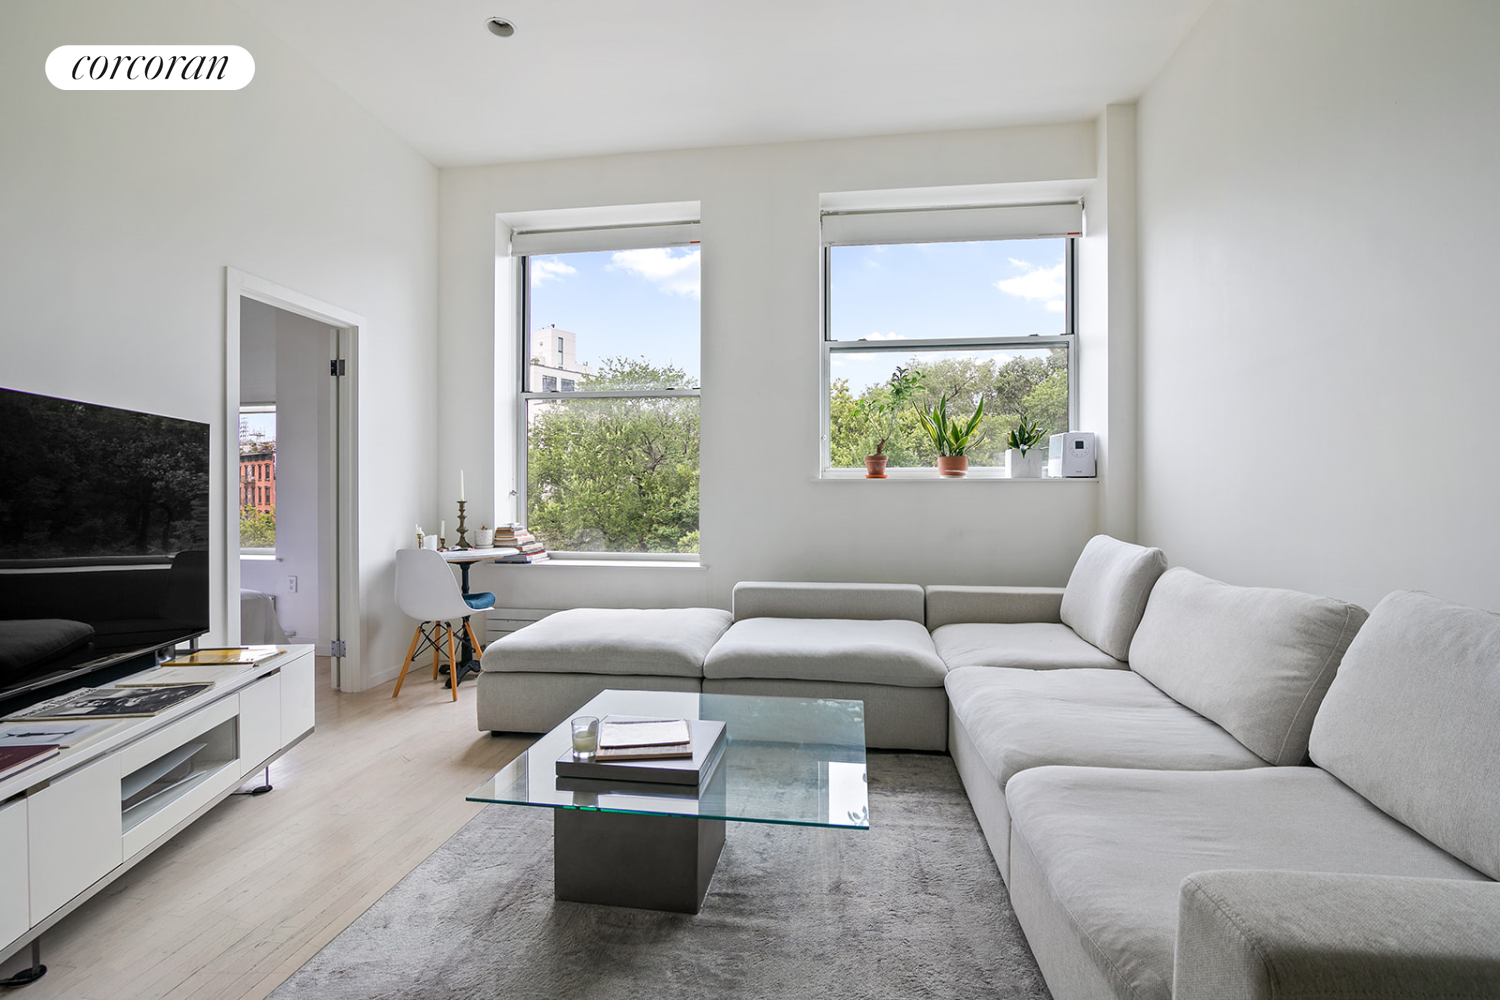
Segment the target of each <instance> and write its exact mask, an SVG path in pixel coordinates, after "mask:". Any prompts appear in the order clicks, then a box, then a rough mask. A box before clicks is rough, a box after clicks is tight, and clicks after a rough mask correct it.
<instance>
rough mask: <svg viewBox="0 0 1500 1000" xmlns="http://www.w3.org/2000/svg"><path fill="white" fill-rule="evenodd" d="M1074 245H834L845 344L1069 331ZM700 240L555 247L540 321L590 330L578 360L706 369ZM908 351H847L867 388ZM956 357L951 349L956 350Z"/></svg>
mask: <svg viewBox="0 0 1500 1000" xmlns="http://www.w3.org/2000/svg"><path fill="white" fill-rule="evenodd" d="M1063 249H1064V241H1063V240H1060V239H1053V240H1007V241H1000V242H976V243H912V244H901V245H894V246H855V247H834V248H832V250H831V252H830V269H831V272H830V286H831V301H830V314H831V333H832V336H833V337H834V339H836V340H860V339H866V340H872V341H880V340H907V339H913V338H926V337H982V336H995V335H1002V336H1027V335H1030V334H1033V333H1036V334H1056V333H1061V332H1063V287H1064V281H1063ZM699 254H700V248H698V247H665V248H655V249H645V250H623V251H618V252H613V251H603V252H598V253H571V254H551V255H547V256H537V257H533V258H532V260H531V326H532V329H533V330H536V329H539V328H541V327H544V326H550V325H554V324H555V325H556V326H558V327H559V328H561V329H564V330H571V331H573V332H574V333H576V334H577V335H578V357H579V360H580V361H587V362H589V363H590V364H593V365H597V363H598V361H599V359H601V358H603V357H607V356H612V355H621V354H623V355H629V356H632V357H636V356H641V355H644V356H645V357H647V358H649V359H650V360H651V361H653V362H655V363H658V364H664V363H667V362H670V363H672V364H675V365H678V366H679V367H681V368H683V369H685V370H686V371H687V372H688V374H689V375H691V376H693V378H694V379H696V378H697V377H698V375H699V372H700V368H699V350H698V339H699V297H700V294H701V292H700V280H699V273H700V268H699ZM909 356H910V355H908V354H903V353H893V354H879V355H865V356H861V357H849V356H845V357H843V358H839V357H835V359H834V360H835V362H836V364H835V370H834V372H833V375H834V377H835V378H849V379H850V386H851V388H852V389H853V390H854V392H855V393H856V394H858V393H859V392H860V391H862V389H863V388H864V386H866V385H869V384H870V383H872V382H878V381H882V380H884V379H885V378H886V377H887V376H888V375H889V374H890V370H891V369H892V368H893V367H894V366H895V365H897V364H900V363H902V362H904V361H906V360H907V358H908V357H909ZM950 356H951V355H950Z"/></svg>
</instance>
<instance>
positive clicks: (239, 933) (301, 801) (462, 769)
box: [5, 658, 527, 1000]
mask: <svg viewBox="0 0 1500 1000" xmlns="http://www.w3.org/2000/svg"><path fill="white" fill-rule="evenodd" d="M427 669H428V672H427V673H423V672H422V671H420V670H418V669H416V668H415V667H414V668H413V670H412V672H411V674H409V675H408V676H407V680H406V684H405V686H404V687H402V689H401V697H400V698H398V699H395V700H394V701H393V700H392V699H391V688H392V685H391V684H386V685H383V686H382V687H379V688H376V689H374V690H372V691H365V692H362V693H360V694H354V695H351V694H341V693H339V692H337V691H333V690H331V689H330V688H329V687H328V670H329V667H328V661H327V660H326V659H321V658H320V660H319V662H318V700H317V731H316V732H315V733H313V735H312V736H310V737H308V738H307V739H306V740H304V741H303V742H302V743H301V744H299V745H298V746H296V747H294V748H293V749H292V750H290V751H289V752H288V753H287V755H286V756H285V757H283V758H282V759H281V760H280V761H278V762H277V763H275V764H273V765H272V766H271V783H272V784H273V785H274V786H275V791H273V792H270V793H269V794H266V795H258V796H253V797H252V796H245V795H237V796H232V797H230V798H229V799H227V800H225V801H224V802H223V803H221V804H220V805H218V806H217V807H215V808H214V809H212V810H211V811H210V812H209V813H208V814H207V815H205V816H203V817H202V818H201V819H199V820H198V821H197V822H196V823H194V824H193V825H192V826H190V827H188V828H187V829H186V830H184V831H182V832H181V833H180V834H178V835H177V837H175V838H174V839H173V840H171V841H169V842H168V843H167V844H165V845H163V846H162V847H161V848H159V849H158V850H157V851H156V853H155V854H153V855H152V856H151V857H149V858H147V859H146V860H145V861H143V862H141V863H140V864H139V865H137V866H136V867H135V868H134V869H132V870H131V871H130V872H128V873H126V874H125V875H124V876H123V877H121V878H120V879H119V881H117V882H115V883H114V884H113V885H112V886H110V887H109V888H108V889H106V890H105V891H104V892H103V893H101V894H100V895H99V896H97V897H95V898H94V899H92V900H90V901H89V902H88V903H86V904H85V905H84V906H82V907H80V908H79V909H78V910H77V911H76V912H74V913H72V914H70V915H69V916H68V917H67V918H66V919H65V920H63V921H62V922H61V923H59V924H58V925H57V926H56V927H55V928H53V929H52V930H51V931H49V932H48V933H47V934H46V935H44V936H43V938H42V961H43V963H44V964H45V965H46V966H47V969H48V972H47V975H46V976H45V977H43V978H42V979H41V980H40V981H39V982H37V983H35V984H33V985H31V986H28V987H25V988H24V989H22V990H18V991H16V992H15V993H13V994H11V995H13V996H15V997H16V998H17V1000H21V998H25V1000H51V998H67V1000H127V998H136V997H139V998H143V1000H144V998H150V1000H169V998H170V1000H189V998H192V1000H207V998H224V1000H228V998H246V1000H259V998H261V997H264V996H266V995H267V994H268V993H270V992H271V991H272V990H274V989H275V988H276V987H277V986H279V985H280V984H281V983H282V982H283V981H284V980H285V979H286V978H287V977H288V976H290V975H291V974H292V973H293V972H295V971H296V970H297V969H298V968H299V967H300V966H301V965H302V964H303V963H304V962H306V961H307V960H308V959H309V958H311V957H312V956H313V955H314V954H315V953H316V952H317V951H318V949H319V948H321V947H323V945H325V944H327V943H328V942H329V941H330V940H332V939H333V937H334V936H335V935H337V934H338V933H339V931H341V930H343V929H344V928H345V927H347V926H348V925H349V924H350V923H351V922H352V921H353V920H354V918H355V917H357V916H359V915H360V914H361V913H363V912H364V911H365V910H366V909H367V908H368V907H369V906H370V904H371V903H373V902H375V900H377V899H379V898H380V896H381V895H382V894H384V893H385V891H386V890H387V889H389V888H390V887H391V886H393V885H395V884H396V882H397V881H399V880H400V879H401V877H402V876H403V875H405V874H406V873H407V872H409V871H411V870H412V869H413V868H415V867H416V866H417V865H418V864H419V863H421V861H422V860H423V859H425V858H426V857H427V856H428V855H429V854H431V853H432V851H433V850H434V849H435V848H436V847H437V846H438V845H439V844H441V843H442V842H443V841H445V840H447V839H448V838H449V837H450V836H452V835H453V834H454V833H455V832H456V831H457V830H458V829H459V828H460V827H461V826H463V825H464V824H465V823H467V822H468V821H469V820H470V819H471V818H473V817H474V816H475V815H476V814H477V813H478V812H479V810H480V809H481V808H483V807H481V806H478V805H473V804H470V803H467V802H465V801H464V795H466V794H467V793H469V792H471V791H473V790H474V789H475V788H477V787H479V785H480V784H481V783H482V782H483V781H484V779H486V778H488V777H489V776H490V775H491V774H493V773H494V772H495V771H496V770H498V769H499V767H500V766H501V765H502V764H504V763H505V762H506V761H508V760H510V759H511V758H512V757H514V756H515V755H516V754H518V753H520V752H521V751H522V750H524V749H525V748H526V745H527V741H525V740H522V739H519V738H496V737H492V736H490V735H489V734H488V733H483V732H480V731H479V730H477V729H476V728H475V727H474V722H475V708H474V682H473V680H472V679H471V680H469V681H466V682H465V683H464V684H462V685H461V686H460V687H459V692H458V702H457V704H455V703H454V702H452V701H451V700H450V699H451V697H452V694H451V692H449V691H448V690H447V689H446V688H444V687H442V681H441V680H439V681H438V682H436V683H434V682H433V681H432V679H431V666H430V663H429V665H428V668H427ZM28 953H29V952H23V953H22V956H17V958H16V959H13V960H11V961H9V962H6V963H5V971H6V973H9V972H11V971H14V969H15V968H16V967H18V966H19V965H24V964H25V962H23V961H21V960H20V959H22V958H23V957H24V956H25V955H26V954H28Z"/></svg>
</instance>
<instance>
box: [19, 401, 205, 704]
mask: <svg viewBox="0 0 1500 1000" xmlns="http://www.w3.org/2000/svg"><path fill="white" fill-rule="evenodd" d="M208 447H209V425H208V424H204V423H198V422H196V421H192V420H181V419H178V418H176V417H164V416H159V415H157V414H153V413H138V412H136V411H134V410H122V409H118V408H116V407H112V406H99V405H96V404H94V403H85V402H81V401H79V400H73V399H58V398H55V397H52V396H41V395H37V394H35V393H30V392H20V391H17V390H14V389H5V388H0V711H10V710H13V709H14V708H15V707H18V706H19V704H20V703H21V702H22V700H23V699H24V700H25V701H34V700H37V699H38V698H40V697H45V696H49V695H50V694H52V693H56V692H59V691H61V690H66V689H67V688H68V687H79V686H83V685H84V684H87V683H90V677H89V675H91V674H94V673H95V672H97V671H101V670H104V669H105V668H108V667H111V666H117V665H120V664H122V663H125V662H126V661H135V660H138V659H140V658H141V657H144V656H146V655H148V654H151V653H154V652H155V651H156V650H159V649H163V648H168V647H171V646H175V645H176V644H178V643H180V642H183V641H185V640H188V639H192V638H195V637H197V636H199V635H202V634H203V633H204V632H206V631H208V626H209V621H208V606H209V575H208V540H209V534H208V531H209V493H208V487H209V476H208Z"/></svg>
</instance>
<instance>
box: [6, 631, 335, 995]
mask: <svg viewBox="0 0 1500 1000" xmlns="http://www.w3.org/2000/svg"><path fill="white" fill-rule="evenodd" d="M314 687H315V681H314V679H313V647H312V646H307V645H304V646H291V647H288V648H287V651H286V652H285V653H282V654H281V655H280V656H277V657H275V658H274V659H271V660H267V661H265V662H263V663H258V664H255V665H254V666H250V667H246V668H245V669H244V670H243V671H242V672H240V673H238V674H235V675H234V676H233V677H231V678H229V679H227V680H221V681H218V682H216V683H215V684H214V686H213V687H212V688H210V689H209V690H207V691H204V692H202V693H200V694H198V695H196V696H194V697H193V698H190V699H188V700H187V701H184V702H181V703H180V704H177V705H174V706H172V707H171V708H169V709H167V710H166V711H164V712H161V713H159V714H157V715H155V716H152V717H150V718H145V719H120V720H116V721H115V722H114V724H113V725H112V726H111V727H110V728H109V729H108V730H106V731H104V732H103V733H100V734H97V735H95V736H94V737H92V738H91V739H89V740H88V741H87V742H85V743H84V744H83V745H82V746H79V747H70V748H68V749H65V750H63V751H62V753H61V754H60V755H58V756H57V757H54V758H52V759H51V760H48V761H45V762H44V763H41V764H38V765H36V766H35V767H31V768H28V769H27V770H24V771H21V772H20V773H18V774H14V775H11V776H10V777H9V778H6V779H5V780H4V781H0V884H4V885H5V886H6V891H5V892H4V893H3V894H0V958H6V959H8V958H10V957H11V956H14V955H15V954H16V953H17V952H19V951H20V950H21V949H23V948H25V947H26V946H27V945H28V944H29V945H31V946H32V966H31V968H29V969H24V970H22V971H21V972H20V973H18V974H17V975H15V976H13V977H11V979H8V980H4V981H0V987H10V986H24V985H26V984H28V983H31V982H35V981H36V980H37V979H39V978H41V976H42V975H43V974H44V973H45V972H46V966H44V965H42V964H41V954H40V938H41V936H42V934H43V933H44V932H46V931H47V929H48V928H50V927H52V926H53V925H55V924H56V923H57V922H58V921H59V920H61V919H63V918H64V917H65V916H67V915H68V914H69V913H71V912H73V911H74V910H76V909H77V908H78V907H79V906H81V905H83V904H84V903H85V902H87V901H88V900H89V899H91V898H92V897H93V896H95V895H96V894H97V893H98V892H99V891H100V890H102V889H104V888H105V887H106V886H108V885H109V884H110V883H111V882H113V881H114V880H115V879H117V878H119V877H120V876H121V875H123V874H125V873H126V872H127V871H129V870H130V869H131V868H133V867H134V866H135V865H137V864H139V863H140V862H141V861H142V860H143V859H145V858H146V857H148V856H150V854H151V852H152V851H154V850H156V849H157V848H158V847H160V846H161V845H162V844H164V843H166V842H167V841H168V840H170V839H172V837H174V836H175V835H176V834H177V833H178V832H179V831H181V830H183V829H184V828H186V827H187V826H188V825H189V824H191V823H192V822H193V821H194V820H196V819H198V817H200V816H202V815H203V814H204V813H206V812H208V810H210V809H212V808H213V807H214V806H215V805H217V804H218V803H219V802H221V801H223V800H224V799H225V798H227V797H228V796H229V795H231V794H233V793H234V791H235V789H236V788H238V787H239V786H240V785H242V784H244V783H245V781H246V780H247V779H250V778H251V777H252V776H253V775H254V774H255V772H256V771H260V770H262V769H266V768H268V767H269V765H270V764H271V762H272V761H274V760H275V759H276V758H278V757H280V756H281V755H282V754H283V753H285V752H286V751H287V750H288V749H290V748H291V747H293V746H295V745H296V744H297V743H299V742H301V741H302V740H303V739H305V738H306V737H307V736H308V735H309V734H311V733H312V731H313V696H314ZM266 777H267V780H266V782H265V785H264V786H263V788H258V789H256V790H255V791H257V792H259V791H269V790H270V780H269V777H270V772H269V771H268V770H267V771H266ZM11 886H19V887H21V889H22V891H20V892H12V891H11V890H10V887H11Z"/></svg>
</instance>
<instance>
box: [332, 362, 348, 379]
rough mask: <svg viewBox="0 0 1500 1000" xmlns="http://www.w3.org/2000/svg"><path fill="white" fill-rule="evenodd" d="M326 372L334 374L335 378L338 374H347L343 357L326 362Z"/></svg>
mask: <svg viewBox="0 0 1500 1000" xmlns="http://www.w3.org/2000/svg"><path fill="white" fill-rule="evenodd" d="M328 374H330V375H332V376H334V377H335V378H337V377H338V376H340V375H347V374H349V373H348V371H347V370H346V369H345V368H344V359H343V358H339V359H338V360H337V361H330V362H328Z"/></svg>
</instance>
